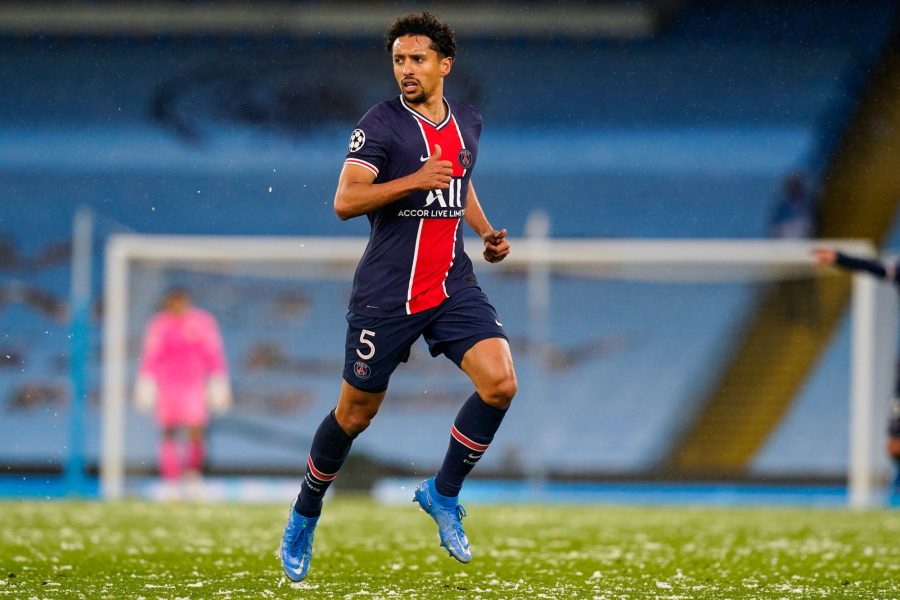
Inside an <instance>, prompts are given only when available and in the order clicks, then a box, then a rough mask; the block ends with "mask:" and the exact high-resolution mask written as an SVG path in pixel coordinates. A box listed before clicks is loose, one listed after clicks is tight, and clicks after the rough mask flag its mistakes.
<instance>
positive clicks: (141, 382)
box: [134, 375, 156, 413]
mask: <svg viewBox="0 0 900 600" xmlns="http://www.w3.org/2000/svg"><path fill="white" fill-rule="evenodd" d="M134 405H135V406H136V407H137V409H138V410H139V411H141V412H143V413H149V412H150V411H152V410H153V407H154V406H155V405H156V380H154V379H153V378H152V377H149V376H147V375H140V376H138V378H137V382H135V384H134Z"/></svg>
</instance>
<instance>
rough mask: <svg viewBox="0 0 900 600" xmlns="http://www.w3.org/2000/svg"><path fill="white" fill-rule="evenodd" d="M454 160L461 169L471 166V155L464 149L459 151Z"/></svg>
mask: <svg viewBox="0 0 900 600" xmlns="http://www.w3.org/2000/svg"><path fill="white" fill-rule="evenodd" d="M456 158H457V160H459V166H461V167H462V168H463V169H468V168H469V167H471V166H472V153H471V152H469V151H468V150H466V149H465V148H463V149H462V150H460V151H459V154H458V155H457V157H456Z"/></svg>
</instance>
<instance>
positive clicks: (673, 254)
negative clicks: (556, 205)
mask: <svg viewBox="0 0 900 600" xmlns="http://www.w3.org/2000/svg"><path fill="white" fill-rule="evenodd" d="M532 225H533V223H532ZM546 230H547V228H546V227H540V226H534V227H531V228H530V232H531V237H523V238H518V239H513V240H512V241H511V243H512V246H513V252H512V253H511V254H510V255H509V256H508V257H507V259H506V260H504V261H503V262H501V263H499V264H495V265H486V264H483V261H477V260H474V261H473V262H475V264H476V273H477V274H478V276H479V278H481V277H482V275H487V274H488V273H490V274H492V275H493V276H504V274H505V275H507V276H510V277H512V276H516V277H518V278H519V279H520V280H522V281H523V282H524V283H523V289H524V294H525V295H526V296H527V299H526V300H527V301H526V302H523V303H522V306H523V307H524V308H523V312H525V313H527V314H526V315H524V316H523V317H522V319H521V320H523V321H524V322H525V323H527V325H526V327H527V330H528V331H529V332H530V333H531V336H532V337H531V339H532V340H535V341H536V342H537V343H541V342H547V339H546V338H547V337H548V336H549V335H550V334H549V333H548V329H547V325H546V323H547V321H548V319H549V317H550V314H549V313H550V312H551V311H553V310H554V309H553V308H552V303H551V300H550V298H549V295H550V294H551V293H552V289H553V284H552V278H553V277H554V276H555V275H559V274H568V275H574V276H577V277H579V278H584V279H611V280H624V281H631V280H648V279H649V280H654V281H670V282H685V281H704V282H727V281H733V280H741V281H769V280H777V279H779V278H782V277H791V276H795V275H802V274H809V273H812V272H813V258H812V254H811V250H812V248H813V247H817V246H829V247H836V248H839V249H842V250H844V251H846V252H848V253H853V254H857V255H862V256H873V255H874V254H875V250H874V248H873V247H872V246H871V245H870V244H869V243H867V242H861V241H855V240H815V241H771V240H721V239H701V240H696V239H672V240H662V239H654V240H649V239H616V240H608V239H558V238H549V237H546ZM474 243H476V244H477V240H475V241H474ZM365 244H366V239H365V238H357V237H243V236H173V235H138V234H118V235H113V236H111V237H110V238H109V240H108V242H107V245H106V251H105V272H104V312H103V315H104V316H103V347H102V390H101V401H102V413H101V419H102V423H101V425H102V440H101V448H100V453H101V456H100V480H101V493H102V495H103V497H105V498H109V499H114V498H119V497H121V496H122V495H123V494H124V492H125V441H124V438H125V418H126V408H127V403H128V401H129V397H130V383H131V382H130V381H129V374H128V370H129V365H128V356H129V340H128V335H129V334H128V332H129V327H132V328H133V327H134V325H135V324H134V323H130V322H129V318H130V311H129V309H130V304H131V303H132V302H133V301H134V298H131V297H130V296H129V294H130V292H129V289H130V288H129V286H130V283H133V282H130V278H131V276H132V272H133V270H134V268H135V265H137V264H155V265H176V266H177V265H184V266H190V268H202V269H204V270H208V271H216V270H221V271H222V272H234V271H235V270H237V271H240V272H251V273H254V274H256V275H258V274H260V273H267V274H268V276H270V277H273V278H277V277H279V276H280V274H279V273H280V270H285V271H287V270H290V275H289V276H290V277H301V278H302V277H310V278H316V279H333V280H341V281H347V282H349V281H350V279H351V277H352V272H353V269H354V268H355V267H356V264H357V262H358V260H359V258H360V256H361V255H362V252H363V250H364V248H365ZM489 296H491V297H492V299H494V298H495V292H494V291H493V290H491V291H489ZM879 297H880V296H879V284H878V282H876V281H875V280H874V279H873V278H871V277H869V276H867V275H864V274H855V275H853V277H852V299H851V302H852V309H851V312H850V316H851V327H852V352H851V354H852V356H851V360H850V361H849V363H850V364H849V366H848V368H849V370H850V390H849V399H848V401H849V412H848V415H849V420H850V423H849V425H848V449H849V450H848V453H849V456H848V460H847V481H848V492H849V493H848V496H849V503H850V505H851V506H854V507H866V506H871V505H873V504H874V503H875V502H876V485H877V473H876V462H877V461H876V452H877V450H876V447H875V443H876V441H877V440H880V439H883V437H884V436H883V432H882V431H881V430H883V429H884V427H883V426H882V423H883V421H884V418H883V415H882V414H881V413H880V412H879V408H878V407H880V406H881V405H883V404H885V403H884V402H882V400H884V399H883V398H881V397H880V395H881V393H882V390H883V388H884V385H883V384H880V383H879V380H883V379H884V377H885V372H886V371H887V372H890V369H891V365H892V362H893V357H889V358H886V357H884V356H883V354H884V353H883V352H882V350H883V349H884V347H885V346H884V343H883V337H884V333H883V332H880V331H879V328H878V327H877V325H876V318H877V315H878V314H879V310H881V309H880V308H879V306H880V305H879V302H880V300H879ZM588 308H589V307H588ZM504 320H505V319H504ZM334 327H335V332H336V333H335V334H334V337H335V338H341V339H343V324H342V323H339V322H337V323H334ZM226 335H227V333H226ZM648 367H649V368H651V369H652V366H649V365H648ZM335 376H337V375H335ZM600 385H602V384H600ZM521 396H525V397H527V396H528V395H527V393H526V394H521V393H520V397H521ZM539 401H540V400H526V401H525V406H524V407H523V409H522V410H529V409H530V408H535V407H537V403H538V402H539ZM540 469H541V467H540V466H539V465H536V466H535V469H534V470H536V471H539V470H540Z"/></svg>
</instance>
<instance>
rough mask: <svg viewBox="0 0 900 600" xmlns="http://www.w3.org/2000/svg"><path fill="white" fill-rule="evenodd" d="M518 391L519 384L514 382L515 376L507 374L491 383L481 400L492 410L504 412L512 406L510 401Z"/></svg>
mask: <svg viewBox="0 0 900 600" xmlns="http://www.w3.org/2000/svg"><path fill="white" fill-rule="evenodd" d="M518 390H519V384H518V382H517V381H516V376H515V375H514V374H512V373H507V374H504V375H503V376H502V377H499V378H497V380H495V381H494V382H492V383H491V386H490V388H489V389H488V390H487V393H486V394H485V395H484V396H483V397H482V400H484V401H485V403H487V404H489V405H490V406H493V407H494V408H499V409H501V410H506V409H507V408H509V406H510V404H512V399H513V397H515V395H516V392H517V391H518Z"/></svg>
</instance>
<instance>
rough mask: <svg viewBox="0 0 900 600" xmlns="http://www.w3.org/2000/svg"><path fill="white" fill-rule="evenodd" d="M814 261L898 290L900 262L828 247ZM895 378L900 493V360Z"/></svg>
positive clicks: (891, 443)
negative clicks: (870, 277) (881, 281)
mask: <svg viewBox="0 0 900 600" xmlns="http://www.w3.org/2000/svg"><path fill="white" fill-rule="evenodd" d="M813 255H814V256H815V258H816V263H818V264H819V265H821V266H828V265H837V266H839V267H843V268H845V269H849V270H851V271H865V272H867V273H871V274H872V275H874V276H875V277H877V278H878V279H884V280H885V281H889V282H891V283H893V284H894V285H895V286H897V291H898V292H900V263H897V262H894V263H885V262H882V261H879V260H872V259H867V258H859V257H855V256H848V255H846V254H843V253H841V252H837V251H836V250H832V249H830V248H816V249H814V250H813ZM896 377H897V380H896V383H895V384H894V399H893V402H892V403H891V415H890V421H889V424H888V446H887V451H888V455H889V456H890V457H891V458H892V459H893V460H894V465H895V468H896V471H895V475H894V481H893V484H892V487H893V493H894V494H900V362H898V364H897V375H896Z"/></svg>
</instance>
